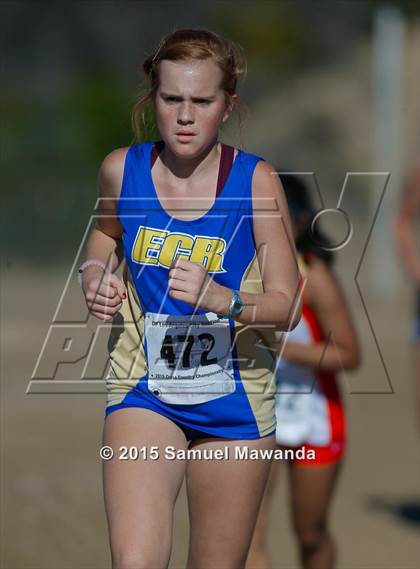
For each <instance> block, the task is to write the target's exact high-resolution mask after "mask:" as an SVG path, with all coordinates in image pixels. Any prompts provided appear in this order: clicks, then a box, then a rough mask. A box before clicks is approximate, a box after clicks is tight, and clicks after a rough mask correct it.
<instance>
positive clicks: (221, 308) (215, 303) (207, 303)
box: [168, 259, 232, 313]
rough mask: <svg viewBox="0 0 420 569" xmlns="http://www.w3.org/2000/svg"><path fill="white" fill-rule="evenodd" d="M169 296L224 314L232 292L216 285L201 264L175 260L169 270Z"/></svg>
mask: <svg viewBox="0 0 420 569" xmlns="http://www.w3.org/2000/svg"><path fill="white" fill-rule="evenodd" d="M168 286H169V296H170V297H171V298H174V299H176V300H183V301H184V302H187V303H188V304H191V305H192V306H194V307H197V308H201V309H203V310H208V311H209V312H216V313H225V312H227V307H228V306H229V302H230V299H231V298H232V292H231V290H230V289H228V288H227V287H224V286H222V285H219V284H217V283H216V282H214V280H213V279H212V278H211V277H210V275H209V274H208V272H207V271H206V269H205V267H204V266H203V265H202V264H201V263H192V262H191V261H185V260H183V259H176V260H175V261H174V262H173V263H172V266H171V268H170V270H169V279H168Z"/></svg>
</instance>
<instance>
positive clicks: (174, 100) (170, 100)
mask: <svg viewBox="0 0 420 569" xmlns="http://www.w3.org/2000/svg"><path fill="white" fill-rule="evenodd" d="M164 100H165V101H166V102H167V103H179V102H181V98H180V97H164Z"/></svg>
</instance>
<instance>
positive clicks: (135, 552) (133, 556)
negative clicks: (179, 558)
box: [112, 548, 169, 569]
mask: <svg viewBox="0 0 420 569" xmlns="http://www.w3.org/2000/svg"><path fill="white" fill-rule="evenodd" d="M168 563H169V554H167V553H166V552H162V551H158V550H157V549H155V550H154V551H153V552H152V551H146V550H145V549H133V548H131V549H128V548H126V549H120V548H117V551H113V552H112V569H151V568H152V567H153V569H166V568H167V567H168Z"/></svg>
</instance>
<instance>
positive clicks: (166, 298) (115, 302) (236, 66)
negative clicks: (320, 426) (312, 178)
mask: <svg viewBox="0 0 420 569" xmlns="http://www.w3.org/2000/svg"><path fill="white" fill-rule="evenodd" d="M143 70H144V72H145V74H146V76H147V78H148V80H149V81H150V91H149V93H148V95H147V97H143V98H142V99H140V101H139V102H138V103H137V104H136V106H135V109H134V115H133V122H134V125H135V127H136V130H138V126H139V123H140V122H141V111H142V105H143V103H144V102H145V101H146V99H148V100H149V101H151V103H152V104H153V108H154V112H155V117H156V124H157V127H158V129H159V132H160V137H161V140H160V141H158V142H157V143H152V142H147V143H143V144H133V145H132V146H130V147H129V148H120V149H118V150H115V151H113V152H111V154H109V155H108V156H107V157H106V158H105V160H104V162H103V164H102V166H101V168H100V173H99V195H100V198H101V199H100V201H99V203H100V206H99V214H100V216H99V219H98V225H97V227H96V228H95V229H94V230H93V232H92V233H91V235H90V238H89V242H88V245H87V261H85V262H84V263H83V265H82V267H81V268H80V271H81V273H80V275H81V282H82V286H83V290H84V293H85V298H86V302H87V305H88V307H89V310H90V311H91V313H92V314H94V315H95V316H97V317H98V318H100V319H104V320H106V319H110V318H113V332H112V334H111V338H110V363H111V367H110V371H109V374H108V378H107V385H108V391H109V395H108V402H107V409H106V419H105V426H104V436H103V443H104V445H107V446H109V447H111V449H112V450H113V451H114V458H113V459H111V460H109V461H104V463H103V468H104V470H103V473H104V498H105V508H106V513H107V519H108V525H109V535H110V545H111V555H112V563H113V567H114V568H118V569H134V568H135V569H140V568H147V569H150V568H152V567H153V568H154V569H155V568H156V569H157V568H160V567H167V565H168V563H169V558H170V553H171V539H172V517H173V509H174V504H175V500H176V497H177V495H178V492H179V489H180V486H181V484H182V481H183V479H184V476H185V477H186V483H187V492H188V505H189V516H190V528H191V530H190V544H189V553H188V567H190V568H198V567H200V569H204V568H206V567H208V568H212V569H214V568H215V567H217V568H222V567H223V568H225V569H227V568H232V569H233V568H235V569H238V568H240V567H243V566H244V564H245V561H246V556H247V552H248V548H249V544H250V541H251V537H252V532H253V529H254V525H255V520H256V516H257V512H258V509H259V505H260V501H261V498H262V496H263V491H264V487H265V483H266V479H267V476H268V472H269V466H270V461H269V460H249V461H247V460H235V448H236V447H244V446H247V447H248V449H249V451H257V452H260V451H262V450H269V449H273V448H274V432H275V405H274V403H275V402H274V391H275V385H274V382H273V381H272V379H273V372H274V369H275V350H274V346H275V334H274V331H275V329H277V330H288V329H290V328H293V327H294V326H296V324H297V322H298V321H299V319H300V303H299V284H300V274H299V270H298V266H297V262H296V257H295V249H294V243H293V236H292V231H291V224H290V219H289V217H288V211H287V205H286V200H285V197H284V194H283V190H282V187H281V184H280V183H279V180H278V177H277V176H276V175H275V173H274V170H273V168H272V167H271V166H270V165H268V164H267V163H266V162H264V161H263V160H262V159H261V158H259V157H258V156H255V155H253V154H250V153H247V152H244V151H242V150H238V149H234V148H232V147H230V146H227V145H224V144H221V143H220V142H218V140H217V138H218V131H219V127H220V126H221V124H222V123H223V122H224V121H226V120H227V118H228V116H229V114H230V113H231V111H232V109H233V107H234V105H235V103H236V101H237V94H236V83H237V79H238V77H239V76H240V74H241V72H242V70H243V67H242V64H241V62H240V60H239V56H238V52H237V50H236V49H235V48H234V46H233V44H232V43H231V42H230V41H229V40H227V39H224V38H222V37H220V36H218V35H216V34H214V33H212V32H209V31H206V30H197V29H185V30H177V31H175V32H174V33H172V34H170V35H169V36H167V37H166V38H164V39H163V41H162V42H161V44H160V46H159V48H158V49H157V50H156V51H155V52H154V53H153V54H152V55H151V56H150V57H148V58H147V59H146V61H145V62H144V64H143ZM102 198H103V199H102ZM120 240H122V245H123V255H124V258H125V261H126V266H125V269H124V275H123V280H120V279H119V278H118V277H117V276H116V275H115V274H114V272H115V270H116V268H117V267H118V264H119V260H120V257H121V254H120V253H119V249H118V245H119V243H120ZM273 354H274V355H273ZM121 447H127V448H130V447H133V448H137V449H140V453H141V454H140V456H139V459H138V460H121V459H120V458H121V451H120V449H121ZM168 449H169V455H168V452H167V450H168ZM173 449H175V451H176V453H177V454H176V456H178V457H180V458H179V459H172V458H173V453H174V450H173ZM192 449H193V450H195V451H197V450H198V451H201V452H202V454H203V456H207V457H209V456H210V457H211V456H214V457H216V456H219V455H217V453H216V452H215V451H216V450H219V452H222V453H224V455H223V458H222V459H217V458H214V459H213V460H211V459H210V460H206V459H202V460H199V459H193V458H191V456H190V454H188V452H187V451H191V450H192ZM204 451H206V453H207V455H205V454H204ZM212 453H213V454H212ZM122 454H123V456H125V451H124V449H123V451H122ZM184 458H185V459H184Z"/></svg>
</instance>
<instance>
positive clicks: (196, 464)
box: [187, 436, 275, 569]
mask: <svg viewBox="0 0 420 569" xmlns="http://www.w3.org/2000/svg"><path fill="white" fill-rule="evenodd" d="M193 446H194V448H202V449H204V448H206V449H212V450H215V449H217V448H224V447H225V446H227V447H229V460H220V461H219V460H215V459H213V460H190V461H189V463H188V466H187V491H188V505H189V512H190V523H191V533H190V548H189V557H188V567H189V568H191V569H207V568H208V569H214V568H215V567H217V568H218V569H240V568H241V567H244V566H245V562H246V557H247V554H248V549H249V545H250V542H251V538H252V533H253V530H254V526H255V521H256V518H257V514H258V509H259V506H260V503H261V499H262V496H263V492H264V488H265V484H266V481H267V477H268V474H269V470H270V464H271V462H270V460H235V447H236V446H241V447H243V446H247V447H248V448H249V449H260V450H262V449H274V448H275V439H274V437H273V436H270V437H265V438H262V439H258V440H246V441H233V440H226V439H202V440H201V441H197V442H196V443H194V445H193Z"/></svg>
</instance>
